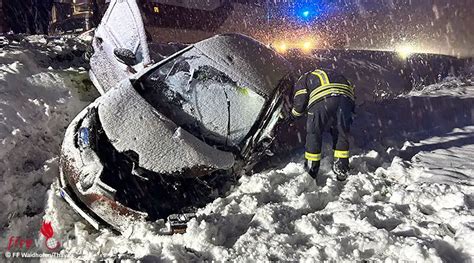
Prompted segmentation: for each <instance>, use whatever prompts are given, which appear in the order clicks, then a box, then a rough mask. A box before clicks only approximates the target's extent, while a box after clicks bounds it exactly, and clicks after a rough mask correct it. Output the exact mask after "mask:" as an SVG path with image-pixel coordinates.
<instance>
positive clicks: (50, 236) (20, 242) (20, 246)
mask: <svg viewBox="0 0 474 263" xmlns="http://www.w3.org/2000/svg"><path fill="white" fill-rule="evenodd" d="M40 233H41V235H43V237H44V238H45V240H44V246H45V247H46V248H47V249H48V250H49V251H53V250H56V249H58V248H59V247H60V246H61V243H60V242H59V241H57V240H56V238H54V229H53V227H52V226H51V222H48V221H43V223H42V225H41V228H40ZM35 247H36V248H41V247H42V245H41V238H40V237H38V239H36V240H34V239H33V238H23V237H20V236H10V237H9V239H8V246H7V251H11V250H12V249H13V250H23V251H24V250H25V249H26V250H30V249H33V248H35Z"/></svg>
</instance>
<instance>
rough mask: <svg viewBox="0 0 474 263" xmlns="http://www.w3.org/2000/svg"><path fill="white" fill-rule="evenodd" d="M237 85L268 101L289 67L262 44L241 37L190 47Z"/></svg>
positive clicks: (221, 37)
mask: <svg viewBox="0 0 474 263" xmlns="http://www.w3.org/2000/svg"><path fill="white" fill-rule="evenodd" d="M194 47H196V48H197V49H199V50H200V51H201V52H203V53H204V54H205V55H206V56H208V57H210V58H212V59H213V60H214V61H215V62H216V63H217V64H219V66H220V67H219V69H220V70H222V71H223V72H224V73H226V74H227V75H229V76H232V77H233V78H234V79H235V80H236V81H237V82H239V83H243V84H245V85H246V86H247V87H248V88H250V89H252V90H254V91H255V92H257V93H259V94H261V95H263V96H264V97H266V98H268V97H271V96H272V95H273V93H274V90H275V89H276V87H277V86H278V84H279V83H280V81H281V80H282V79H283V78H285V77H286V76H287V75H288V74H289V73H290V72H291V69H292V66H291V64H290V63H289V62H288V61H287V60H286V59H285V58H283V57H282V56H280V55H279V54H278V53H276V52H275V51H273V50H271V49H270V48H268V47H266V46H265V45H263V44H262V43H260V42H258V41H256V40H254V39H252V38H250V37H247V36H245V35H241V34H223V35H217V36H214V37H212V38H209V39H206V40H203V41H201V42H198V43H196V44H195V45H194Z"/></svg>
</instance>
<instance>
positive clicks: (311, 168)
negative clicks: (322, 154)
mask: <svg viewBox="0 0 474 263" xmlns="http://www.w3.org/2000/svg"><path fill="white" fill-rule="evenodd" d="M319 165H320V162H319V161H307V162H306V163H305V167H306V170H307V171H308V173H309V175H311V177H313V178H314V179H316V177H317V176H318V172H319Z"/></svg>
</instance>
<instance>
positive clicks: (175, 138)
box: [98, 79, 235, 176]
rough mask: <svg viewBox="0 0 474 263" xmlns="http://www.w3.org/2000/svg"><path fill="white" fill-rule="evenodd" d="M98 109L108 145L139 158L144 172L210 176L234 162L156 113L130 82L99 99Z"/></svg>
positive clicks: (231, 158)
mask: <svg viewBox="0 0 474 263" xmlns="http://www.w3.org/2000/svg"><path fill="white" fill-rule="evenodd" d="M98 109H99V118H100V122H101V124H102V128H103V130H104V132H105V133H106V135H107V137H108V139H109V141H110V142H111V143H112V145H113V146H114V147H115V148H116V150H117V151H119V152H127V151H133V152H135V153H136V154H138V156H139V161H138V162H139V166H140V167H141V168H144V169H147V170H150V171H153V172H156V173H162V174H163V173H164V174H177V173H182V172H183V171H186V170H191V171H192V170H196V169H198V170H200V171H209V172H210V171H212V170H218V169H229V168H231V167H232V166H233V164H234V162H235V159H234V156H233V154H231V153H229V152H224V151H220V150H217V149H215V148H213V147H211V146H209V145H208V144H206V143H204V142H203V141H201V140H199V139H197V138H196V137H194V136H193V135H192V134H190V133H189V132H187V131H185V130H184V129H182V128H180V127H178V126H177V125H176V124H175V123H174V122H172V121H171V120H169V119H168V118H166V117H165V116H164V115H163V114H161V113H160V112H158V111H157V110H156V109H154V108H153V107H152V106H151V105H150V104H148V103H147V102H146V101H145V100H144V99H143V98H142V97H141V96H140V95H139V94H138V93H137V92H136V91H135V90H134V88H133V87H132V85H131V82H130V80H128V79H127V80H124V81H122V82H121V83H120V85H119V86H118V87H116V88H114V89H112V90H110V91H109V92H108V93H107V94H106V95H104V96H102V97H101V98H99V107H98ZM204 174H205V173H204ZM204 174H203V173H199V174H196V173H193V174H188V175H189V176H197V175H204ZM185 175H186V174H185Z"/></svg>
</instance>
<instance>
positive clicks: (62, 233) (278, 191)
mask: <svg viewBox="0 0 474 263" xmlns="http://www.w3.org/2000/svg"><path fill="white" fill-rule="evenodd" d="M30 41H31V42H34V41H42V42H44V43H46V44H44V43H43V45H47V44H48V43H49V42H48V40H47V39H44V38H39V40H30ZM55 41H59V40H55ZM61 41H63V43H64V42H67V40H61ZM60 45H61V44H60ZM53 46H54V45H53ZM71 47H73V46H71ZM72 49H74V48H72ZM41 54H48V50H39V51H35V52H33V51H31V48H30V49H22V48H21V45H19V47H18V48H16V49H12V50H8V52H5V51H0V94H1V96H0V143H1V144H2V147H1V148H0V156H1V158H0V160H1V162H0V164H1V166H0V172H1V175H2V176H1V177H0V181H1V184H0V185H1V188H0V189H1V192H2V195H1V196H0V211H1V212H0V224H1V225H0V227H1V228H0V231H1V234H2V235H1V241H0V243H1V247H0V249H1V250H2V251H5V247H6V246H7V237H9V236H11V235H17V236H25V237H31V236H34V235H36V234H37V233H38V230H39V227H40V221H41V220H42V219H45V220H51V221H52V225H53V227H54V230H55V233H56V235H58V236H55V237H57V239H58V240H60V242H61V243H62V250H61V253H62V254H63V255H64V256H65V257H69V258H70V259H71V261H74V260H76V259H78V258H79V259H84V260H91V261H96V260H100V259H117V258H118V259H130V261H136V260H140V259H142V260H143V261H145V262H146V261H157V260H160V261H192V260H196V261H197V260H215V261H269V260H291V261H296V260H301V261H308V262H314V261H322V260H334V261H354V260H364V259H370V260H386V261H387V262H394V261H400V260H408V261H431V262H441V261H448V262H462V261H472V259H473V258H474V249H473V247H474V212H473V209H472V208H473V207H474V180H473V179H474V174H473V171H474V169H473V168H474V137H473V134H474V119H472V116H474V113H472V112H459V111H457V110H456V109H458V110H459V109H461V110H465V109H470V110H471V111H472V109H473V108H472V107H473V106H472V105H473V104H471V102H470V100H471V99H472V98H474V85H472V82H471V81H470V80H469V79H468V78H465V79H460V78H452V79H447V80H445V81H444V82H443V83H440V84H437V85H432V86H429V87H424V88H421V89H417V90H416V91H413V92H411V93H410V94H406V95H404V96H403V97H404V98H409V101H410V102H413V101H415V102H418V101H426V100H428V101H432V102H437V100H436V99H437V98H438V99H439V98H446V96H447V97H448V98H452V99H453V101H452V103H447V104H446V105H441V106H439V107H438V108H437V107H432V106H433V105H431V104H422V105H419V106H418V107H417V108H416V109H413V108H409V107H408V108H407V107H405V106H406V105H405V104H403V105H402V106H403V107H405V108H403V109H404V110H403V109H402V108H397V110H399V111H400V112H397V114H396V115H404V114H405V113H408V112H415V113H417V114H418V113H419V111H420V110H425V111H428V113H433V112H435V113H436V112H437V111H443V112H444V111H448V112H445V113H446V114H439V115H436V118H433V119H430V121H432V122H436V123H421V125H422V126H421V127H422V128H423V129H425V130H423V131H420V130H419V129H418V128H417V127H418V126H416V124H417V120H416V119H410V118H409V117H410V116H407V118H406V119H407V121H406V123H405V124H404V125H401V123H400V127H402V128H403V129H401V130H397V129H393V128H392V127H390V129H382V128H381V127H379V128H376V127H375V126H374V127H375V128H374V127H372V126H370V125H369V124H368V123H369V122H371V123H372V122H377V118H380V116H382V117H387V116H389V117H393V116H391V115H390V114H391V112H390V108H386V107H385V106H384V105H389V104H390V103H385V104H380V105H377V104H372V105H366V106H362V107H361V108H360V109H358V114H359V116H358V117H357V119H356V123H355V126H354V130H355V131H357V130H359V131H364V133H367V134H366V136H365V137H363V138H364V140H366V141H365V142H363V143H360V142H359V143H356V144H355V145H357V146H356V147H355V148H354V149H353V153H354V156H353V157H352V158H351V162H352V166H353V167H354V169H353V174H352V175H351V176H350V178H349V179H348V181H347V182H345V183H340V182H337V181H335V180H334V174H333V173H332V172H331V171H330V165H329V164H330V159H331V158H330V157H326V158H325V159H324V160H323V167H322V171H321V172H320V175H321V176H320V178H319V179H318V180H317V181H315V180H313V179H312V178H311V177H310V176H309V175H308V174H307V173H306V172H305V171H304V169H303V159H302V157H301V156H294V158H293V161H292V162H290V163H287V164H282V165H281V168H278V169H272V170H268V171H264V172H262V173H258V174H254V175H252V176H244V177H242V178H241V179H240V180H239V182H238V184H237V185H236V186H235V187H234V188H233V189H232V190H231V191H230V192H229V193H228V194H227V195H226V196H225V197H223V198H219V199H217V200H215V201H214V202H212V203H210V204H208V205H207V206H206V207H205V208H203V209H200V210H199V212H198V217H197V218H196V219H193V220H192V221H191V222H190V223H189V224H188V231H187V233H185V234H182V235H181V234H176V235H173V236H166V235H161V234H160V233H161V231H162V228H163V226H164V224H163V222H162V221H158V222H155V223H150V224H146V225H144V224H139V225H134V226H130V229H129V231H128V232H127V233H125V234H124V235H118V234H116V233H114V232H112V231H110V230H108V229H102V230H100V231H96V230H94V229H93V228H92V227H91V226H89V225H88V224H87V223H86V222H85V221H84V220H83V219H81V218H80V217H79V216H78V215H77V214H76V213H75V212H74V211H73V210H72V209H71V208H70V207H69V206H67V205H66V204H65V202H64V201H63V200H62V199H61V198H60V197H59V196H58V188H57V183H56V182H54V178H55V177H56V176H57V174H58V158H57V154H58V151H59V145H60V143H61V140H62V134H63V132H64V129H65V127H66V126H67V125H68V123H69V121H70V120H71V119H72V117H74V116H75V114H76V113H77V112H78V111H79V110H80V109H81V108H82V107H83V106H84V105H85V104H86V102H83V101H80V100H79V99H78V97H79V96H78V94H76V93H77V86H81V85H83V82H81V81H79V82H78V81H74V80H75V79H76V80H77V79H79V80H80V79H81V76H82V77H83V76H84V75H83V74H84V71H83V69H79V70H77V69H76V70H72V69H67V68H64V67H62V66H57V67H56V68H55V67H52V68H50V69H47V68H48V67H49V65H53V66H54V65H62V64H60V63H59V62H58V61H50V62H49V63H44V62H43V63H39V62H38V61H42V59H43V57H41ZM76 68H77V67H76ZM420 98H421V100H419V99H420ZM404 101H405V100H400V103H402V102H404ZM451 104H453V105H451ZM427 105H429V106H430V107H429V109H428V108H427ZM450 105H451V106H453V107H452V108H449V107H450ZM456 105H461V106H462V107H459V108H457V107H456ZM411 106H413V105H411ZM434 106H437V105H434ZM364 107H365V108H364ZM449 109H451V110H449ZM364 110H365V111H364ZM377 111H378V114H379V115H376V114H375V113H377ZM411 117H413V116H411ZM468 117H469V118H470V119H469V118H468ZM358 120H359V122H357V121H358ZM362 121H364V123H363V124H361V123H362ZM383 121H384V120H381V119H378V122H379V123H383ZM366 122H367V123H366ZM388 124H389V123H388ZM364 125H367V127H364ZM379 129H380V130H381V134H383V139H377V135H380V134H377V133H376V131H378V130H379ZM401 133H403V136H400V134H401ZM354 134H360V133H357V132H355V133H354ZM374 134H375V135H374ZM361 138H362V137H361ZM360 140H362V139H360ZM360 140H359V141H360ZM326 150H327V149H326ZM325 153H326V154H325V155H326V156H330V152H329V151H325ZM51 183H52V186H51V188H50V189H51V190H49V191H47V190H48V189H49V187H50V184H51ZM44 206H46V207H44ZM44 210H45V211H44Z"/></svg>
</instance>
